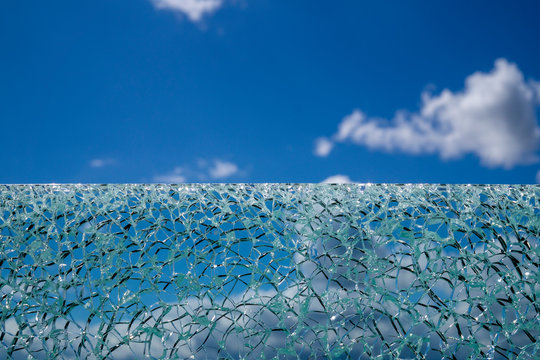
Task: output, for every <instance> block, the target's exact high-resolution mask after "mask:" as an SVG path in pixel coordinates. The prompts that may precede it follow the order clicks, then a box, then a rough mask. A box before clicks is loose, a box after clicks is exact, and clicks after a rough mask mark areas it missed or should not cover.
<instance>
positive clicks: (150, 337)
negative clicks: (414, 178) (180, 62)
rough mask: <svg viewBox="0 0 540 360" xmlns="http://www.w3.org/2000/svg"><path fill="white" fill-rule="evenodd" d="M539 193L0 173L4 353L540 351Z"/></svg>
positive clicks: (386, 355)
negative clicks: (59, 178)
mask: <svg viewBox="0 0 540 360" xmlns="http://www.w3.org/2000/svg"><path fill="white" fill-rule="evenodd" d="M539 199H540V188H539V187H538V186H532V185H531V186H503V185H497V186H471V185H322V184H312V185H309V184H307V185H302V184H299V185H287V184H257V185H247V184H246V185H242V184H237V185H210V184H204V185H203V184H201V185H11V186H0V237H1V241H0V275H1V276H0V358H14V359H23V358H24V359H26V358H30V359H32V358H36V359H45V358H48V359H53V358H58V357H62V358H87V359H103V358H113V359H131V358H161V359H170V358H179V359H184V358H196V359H205V358H227V359H241V358H246V359H258V358H267V359H268V358H278V359H296V358H299V359H322V358H334V359H346V358H360V359H364V358H365V359H368V358H375V357H378V358H380V359H392V358H401V359H417V358H418V359H423V358H424V359H440V358H447V359H464V358H473V359H485V358H490V359H513V358H522V359H534V358H538V357H540V347H539V345H538V342H537V339H538V338H539V337H540V322H539V320H540V316H539V306H540V304H539V302H538V296H539V290H540V286H539V273H538V265H539V247H538V239H539V238H540V204H539V201H540V200H539Z"/></svg>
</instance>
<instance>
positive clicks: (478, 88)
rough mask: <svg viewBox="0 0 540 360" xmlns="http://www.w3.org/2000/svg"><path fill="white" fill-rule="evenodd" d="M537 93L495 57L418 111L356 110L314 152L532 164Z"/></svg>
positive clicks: (537, 132) (537, 134) (539, 129)
mask: <svg viewBox="0 0 540 360" xmlns="http://www.w3.org/2000/svg"><path fill="white" fill-rule="evenodd" d="M539 89H540V86H539V85H538V83H537V82H535V81H533V80H531V81H528V82H527V81H525V79H524V77H523V74H522V73H521V71H520V70H519V68H518V67H517V66H516V65H515V64H513V63H510V62H508V61H507V60H505V59H498V60H497V61H496V62H495V67H494V69H493V70H492V71H490V72H489V73H482V72H476V73H474V74H472V75H470V76H468V77H467V78H466V79H465V88H464V89H463V90H462V91H460V92H452V91H450V90H448V89H445V90H443V91H442V92H441V93H440V94H439V95H435V96H433V95H431V94H430V93H428V92H425V93H423V94H422V106H421V109H420V111H419V112H415V113H409V112H406V111H398V112H397V113H396V115H395V116H394V118H393V119H392V120H386V119H378V118H369V117H367V116H366V114H364V113H363V112H362V111H361V110H354V111H353V112H352V113H351V114H350V115H348V116H346V117H345V118H344V119H343V120H342V122H341V123H340V125H339V127H338V131H337V132H336V133H335V134H334V135H333V136H332V138H331V139H327V140H325V141H324V142H323V141H321V142H318V143H317V146H316V147H315V154H316V155H318V156H326V155H328V154H329V153H330V150H331V149H332V147H333V146H334V144H335V143H340V142H352V143H355V144H357V145H361V146H366V147H368V148H370V149H374V150H383V151H388V152H393V151H396V152H404V153H409V154H439V156H440V157H441V158H442V159H455V158H458V157H460V156H463V155H466V154H474V155H476V156H477V157H478V158H479V159H480V161H481V163H482V164H483V165H485V166H489V167H503V168H507V169H508V168H511V167H514V166H516V165H519V164H530V163H533V162H536V161H538V156H537V154H536V151H537V150H538V147H539V145H540V126H539V125H538V120H537V118H536V109H537V106H538V105H539V104H540V95H539V94H540V90H539ZM325 150H327V151H325Z"/></svg>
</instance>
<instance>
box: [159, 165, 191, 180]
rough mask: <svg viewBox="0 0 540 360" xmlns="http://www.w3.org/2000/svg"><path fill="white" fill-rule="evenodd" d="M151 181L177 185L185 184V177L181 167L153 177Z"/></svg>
mask: <svg viewBox="0 0 540 360" xmlns="http://www.w3.org/2000/svg"><path fill="white" fill-rule="evenodd" d="M153 180H154V181H155V182H158V183H171V184H179V183H183V182H186V180H187V177H186V176H185V175H184V170H183V169H182V168H181V167H176V168H174V170H173V171H171V172H170V173H167V174H163V175H157V176H154V178H153Z"/></svg>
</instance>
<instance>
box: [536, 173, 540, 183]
mask: <svg viewBox="0 0 540 360" xmlns="http://www.w3.org/2000/svg"><path fill="white" fill-rule="evenodd" d="M536 183H537V184H540V170H538V172H537V173H536Z"/></svg>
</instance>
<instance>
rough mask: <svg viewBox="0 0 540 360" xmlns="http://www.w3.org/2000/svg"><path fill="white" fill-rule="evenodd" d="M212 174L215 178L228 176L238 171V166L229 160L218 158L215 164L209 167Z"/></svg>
mask: <svg viewBox="0 0 540 360" xmlns="http://www.w3.org/2000/svg"><path fill="white" fill-rule="evenodd" d="M208 172H209V173H210V176H211V177H212V178H214V179H221V178H226V177H229V176H231V175H234V174H236V173H237V172H238V166H237V165H236V164H233V163H232V162H228V161H221V160H216V161H214V166H213V167H211V168H210V169H208Z"/></svg>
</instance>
